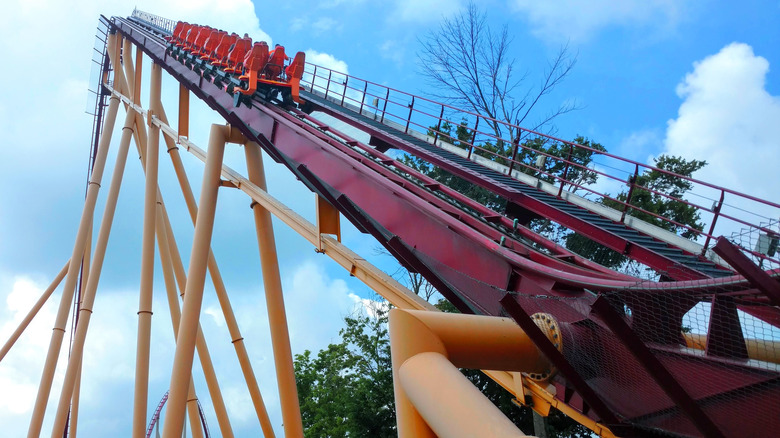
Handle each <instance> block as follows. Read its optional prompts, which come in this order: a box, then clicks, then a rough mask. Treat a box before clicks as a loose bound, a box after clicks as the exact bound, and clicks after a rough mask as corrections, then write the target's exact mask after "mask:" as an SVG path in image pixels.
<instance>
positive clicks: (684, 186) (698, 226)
mask: <svg viewBox="0 0 780 438" xmlns="http://www.w3.org/2000/svg"><path fill="white" fill-rule="evenodd" d="M654 161H655V167H657V168H658V169H660V170H655V169H653V170H650V169H648V170H647V171H645V172H644V173H642V174H641V175H639V176H638V177H637V178H636V181H635V182H634V185H635V186H636V188H635V189H634V191H633V193H632V194H631V200H630V202H628V203H629V204H630V205H632V206H634V207H637V208H638V209H642V210H646V211H648V212H649V213H652V214H648V213H645V212H643V211H639V210H638V209H630V210H629V214H631V216H634V217H636V218H639V219H641V220H643V221H645V222H648V223H651V224H653V225H655V226H657V227H661V228H663V229H665V230H668V231H671V232H674V233H678V234H679V235H681V236H682V237H685V238H686V239H694V238H696V237H697V235H698V233H697V232H696V231H694V230H698V231H701V230H703V229H704V224H703V223H702V222H701V217H700V216H699V212H698V211H697V210H696V207H693V206H691V205H688V204H685V203H683V202H679V201H676V200H675V199H671V198H676V199H682V198H683V196H685V194H686V193H687V192H688V191H689V190H691V188H693V184H692V183H691V182H690V181H688V180H685V179H681V178H679V177H676V176H674V175H671V174H670V173H676V174H678V175H682V176H686V177H690V176H691V175H693V172H696V171H697V170H699V169H701V168H702V167H704V166H706V165H707V162H706V161H704V160H695V159H694V160H686V159H685V158H683V157H676V156H671V155H661V156H660V157H658V158H654ZM664 171H665V172H664ZM667 172H670V173H667ZM656 192H660V193H664V194H665V195H666V196H662V195H660V194H658V193H656ZM616 198H617V200H618V201H620V202H626V200H627V199H628V189H626V190H624V191H623V192H621V193H620V194H619V195H618V196H617V197H616ZM620 202H615V201H613V200H611V199H605V200H604V204H605V205H607V206H609V207H612V208H614V209H616V210H622V209H623V205H622V204H620ZM653 214H654V215H658V216H661V217H664V218H667V219H669V220H672V221H675V222H677V223H679V224H683V225H687V226H689V227H691V228H693V229H694V230H690V229H688V228H686V227H682V226H679V225H675V224H673V223H671V222H668V221H663V220H661V219H659V218H657V217H655V216H653Z"/></svg>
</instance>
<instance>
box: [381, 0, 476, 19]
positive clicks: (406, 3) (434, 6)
mask: <svg viewBox="0 0 780 438" xmlns="http://www.w3.org/2000/svg"><path fill="white" fill-rule="evenodd" d="M463 3H464V2H463V0H396V1H395V7H396V10H395V14H394V16H395V17H396V18H398V19H400V20H401V21H405V22H412V23H438V21H439V19H440V18H442V17H446V16H449V15H451V14H453V13H454V12H457V11H458V10H459V9H460V8H461V7H462V6H463Z"/></svg>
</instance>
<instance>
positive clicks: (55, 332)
mask: <svg viewBox="0 0 780 438" xmlns="http://www.w3.org/2000/svg"><path fill="white" fill-rule="evenodd" d="M118 109H119V99H117V98H116V97H113V96H112V97H111V99H110V103H109V105H108V114H107V116H106V120H105V124H104V125H103V133H104V135H103V138H101V140H100V145H99V146H98V152H97V156H96V157H95V165H94V167H93V169H92V176H91V177H90V180H89V187H88V188H87V196H86V199H85V201H84V208H83V210H82V214H81V222H80V223H79V228H78V233H77V234H76V241H75V244H74V245H73V252H72V254H71V258H70V265H69V267H68V274H67V278H66V280H65V286H64V287H63V290H62V298H61V300H60V306H59V309H58V311H57V317H56V319H55V322H54V328H53V329H52V336H51V341H50V343H49V350H48V352H47V353H46V361H45V363H44V367H43V373H42V375H41V382H40V385H39V386H38V394H37V395H36V398H35V405H34V407H33V413H32V417H31V419H30V428H29V429H28V432H27V436H28V437H29V438H33V437H38V436H39V435H40V434H41V427H42V424H43V417H44V414H45V411H46V404H47V402H48V401H49V394H50V392H51V384H52V381H53V380H54V369H55V367H56V366H57V357H58V355H59V352H60V347H61V346H62V338H63V336H64V335H65V324H66V323H67V321H68V314H69V309H70V306H71V302H72V301H73V294H74V292H75V287H76V281H77V280H78V271H79V269H80V266H81V256H82V255H83V254H84V247H85V246H86V238H87V235H88V234H89V230H90V228H91V227H92V219H93V217H94V213H95V204H96V203H97V195H98V191H99V189H100V182H101V180H102V178H103V170H104V168H105V164H106V156H107V155H108V148H109V145H110V144H111V132H112V131H113V129H114V122H115V121H116V115H117V111H118Z"/></svg>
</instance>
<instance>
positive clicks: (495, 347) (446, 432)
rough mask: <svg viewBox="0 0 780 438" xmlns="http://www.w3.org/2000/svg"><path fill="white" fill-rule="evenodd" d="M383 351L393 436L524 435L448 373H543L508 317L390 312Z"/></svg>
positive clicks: (535, 354) (544, 362)
mask: <svg viewBox="0 0 780 438" xmlns="http://www.w3.org/2000/svg"><path fill="white" fill-rule="evenodd" d="M390 346H391V350H392V361H393V382H394V383H393V386H394V388H395V403H396V412H397V421H398V436H399V437H435V436H445V437H469V436H483V435H485V434H487V435H490V436H502V437H503V436H524V435H523V434H522V433H520V431H519V430H518V429H517V428H516V427H515V425H514V424H512V422H511V421H509V420H508V419H507V418H506V417H505V416H504V415H503V414H502V413H501V412H500V411H499V410H498V409H497V408H496V407H495V406H493V404H492V403H490V401H488V400H487V399H486V398H485V397H484V396H483V395H482V394H481V393H480V392H479V391H478V390H476V389H475V388H474V387H473V385H471V383H470V382H468V380H467V379H466V378H465V377H463V376H462V375H461V374H460V372H459V371H458V370H457V368H456V367H462V368H485V369H493V370H506V371H525V372H543V371H544V370H546V369H548V367H549V363H548V361H547V359H545V358H544V356H542V354H541V353H540V352H539V350H538V349H537V348H536V346H535V345H534V343H533V342H532V341H531V339H530V338H529V337H528V336H527V335H526V334H525V333H524V332H523V331H522V330H521V329H520V328H519V327H518V326H517V325H516V324H515V323H514V322H513V321H512V320H511V319H509V318H499V317H491V316H476V315H463V314H451V313H441V312H425V311H416V310H401V309H392V310H390ZM456 374H457V375H456ZM469 387H470V389H469ZM432 394H437V395H439V396H440V397H435V398H432V397H431V395H432ZM474 419H479V422H475V421H474Z"/></svg>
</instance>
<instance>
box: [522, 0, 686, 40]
mask: <svg viewBox="0 0 780 438" xmlns="http://www.w3.org/2000/svg"><path fill="white" fill-rule="evenodd" d="M509 3H510V6H511V7H512V8H513V9H514V10H515V11H517V12H520V13H522V14H526V15H527V16H528V20H529V21H530V23H531V24H532V26H533V31H534V33H535V34H537V35H538V36H542V37H546V38H553V39H555V40H556V41H566V40H567V39H572V40H575V41H576V40H587V39H588V38H590V37H591V36H592V35H593V34H594V33H596V32H598V31H600V30H601V29H603V28H605V27H609V26H659V27H670V26H674V25H675V24H676V23H677V22H678V20H679V18H680V15H681V8H683V7H684V6H685V2H680V1H676V0H621V1H614V0H561V1H535V0H510V2H509Z"/></svg>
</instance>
